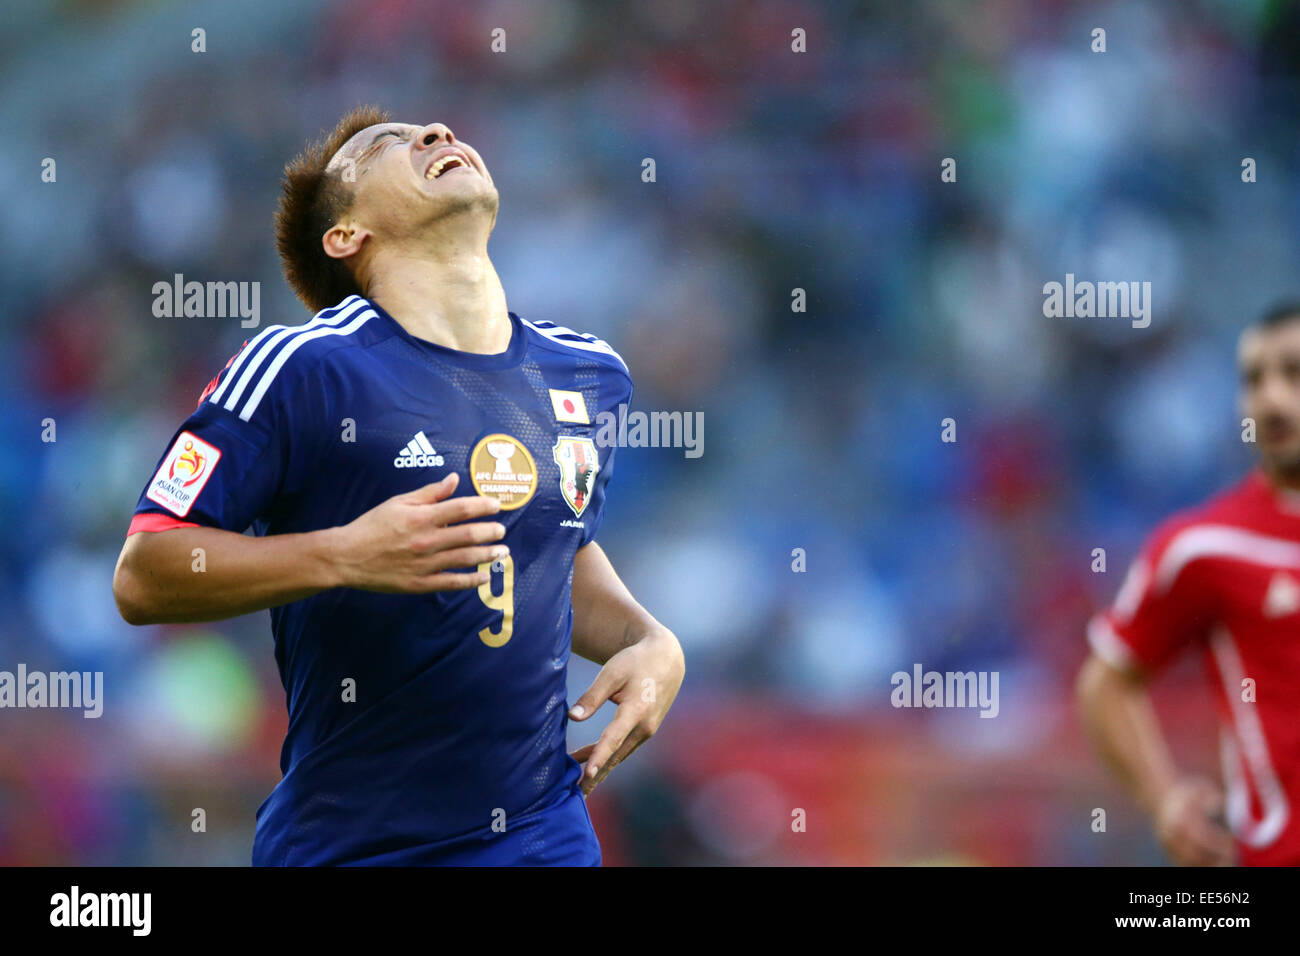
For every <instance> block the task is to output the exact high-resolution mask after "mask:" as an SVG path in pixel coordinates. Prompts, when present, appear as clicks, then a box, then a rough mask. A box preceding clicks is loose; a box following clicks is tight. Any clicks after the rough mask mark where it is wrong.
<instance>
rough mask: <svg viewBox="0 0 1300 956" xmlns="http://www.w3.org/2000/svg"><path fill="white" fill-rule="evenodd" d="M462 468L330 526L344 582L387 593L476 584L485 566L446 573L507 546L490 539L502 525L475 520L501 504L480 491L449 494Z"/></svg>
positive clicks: (502, 554) (475, 564)
mask: <svg viewBox="0 0 1300 956" xmlns="http://www.w3.org/2000/svg"><path fill="white" fill-rule="evenodd" d="M459 483H460V476H459V475H457V474H456V472H454V471H453V472H452V473H451V474H449V475H447V476H446V477H445V478H443V479H442V480H441V481H435V482H434V483H432V484H429V485H425V486H424V487H423V488H417V489H416V490H415V491H410V492H407V493H406V494H401V495H394V496H393V497H392V498H389V499H388V500H387V501H385V502H383V503H381V504H378V505H376V506H375V507H373V508H371V509H370V510H369V511H367V512H366V513H365V514H363V515H361V516H360V517H359V518H357V519H356V520H354V521H352V522H349V523H348V524H346V525H343V526H342V527H339V528H335V529H333V533H334V536H335V542H334V546H333V547H332V548H331V552H332V555H333V560H334V561H335V562H337V570H338V571H339V578H340V580H341V581H342V586H343V587H350V588H358V589H360V590H363V591H379V592H382V593H385V594H424V593H427V592H430V591H459V590H465V589H467V588H476V587H478V586H479V585H481V584H483V583H484V582H485V581H487V580H489V579H490V577H491V574H490V572H489V571H486V570H483V571H477V570H476V571H473V572H470V573H451V572H450V571H449V569H452V568H477V567H478V566H479V565H482V564H486V563H487V562H489V561H495V560H497V559H498V558H502V557H505V556H506V555H507V554H509V553H510V549H509V548H507V547H506V546H505V545H504V544H495V543H493V542H499V541H500V540H501V539H502V538H503V537H505V533H506V529H505V526H504V525H502V524H500V523H499V522H495V521H474V520H473V519H475V518H483V517H486V516H487V515H492V514H496V513H497V512H498V511H500V510H501V504H500V502H498V501H497V500H496V499H495V498H487V497H483V496H481V495H479V496H475V497H461V498H451V495H452V493H453V492H454V491H455V490H456V486H457V485H458V484H459Z"/></svg>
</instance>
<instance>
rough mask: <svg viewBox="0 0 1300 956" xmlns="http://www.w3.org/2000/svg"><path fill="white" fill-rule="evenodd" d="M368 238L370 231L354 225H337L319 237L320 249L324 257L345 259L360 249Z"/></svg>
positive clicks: (347, 223)
mask: <svg viewBox="0 0 1300 956" xmlns="http://www.w3.org/2000/svg"><path fill="white" fill-rule="evenodd" d="M369 236H370V230H369V229H366V228H364V227H362V226H358V225H357V224H356V223H351V222H345V223H339V224H337V225H334V226H330V228H329V229H328V230H327V231H326V232H325V235H323V236H321V247H322V248H323V249H324V250H325V255H327V256H329V257H330V258H332V259H346V258H348V256H352V255H355V254H356V253H357V252H358V251H360V249H361V245H362V243H364V242H365V241H366V239H367V238H368V237H369Z"/></svg>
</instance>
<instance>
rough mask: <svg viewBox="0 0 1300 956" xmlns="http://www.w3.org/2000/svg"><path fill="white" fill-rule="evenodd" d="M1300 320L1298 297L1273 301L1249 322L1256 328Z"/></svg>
mask: <svg viewBox="0 0 1300 956" xmlns="http://www.w3.org/2000/svg"><path fill="white" fill-rule="evenodd" d="M1295 321H1300V299H1286V300H1284V301H1281V302H1277V303H1275V304H1274V305H1273V306H1272V307H1271V308H1270V309H1269V310H1268V311H1267V312H1265V313H1264V314H1263V315H1261V316H1260V317H1259V318H1258V319H1256V320H1255V321H1254V322H1252V323H1251V327H1252V328H1256V329H1275V328H1277V327H1278V326H1279V325H1286V324H1287V323H1288V322H1295Z"/></svg>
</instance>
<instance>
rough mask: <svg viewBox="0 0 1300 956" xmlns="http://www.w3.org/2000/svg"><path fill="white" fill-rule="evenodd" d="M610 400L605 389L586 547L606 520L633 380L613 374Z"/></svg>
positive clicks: (609, 384) (584, 535)
mask: <svg viewBox="0 0 1300 956" xmlns="http://www.w3.org/2000/svg"><path fill="white" fill-rule="evenodd" d="M605 384H606V386H607V388H608V398H607V399H606V394H605V390H604V389H602V396H601V397H602V399H605V400H603V401H602V402H601V407H602V412H603V414H602V415H600V416H598V419H603V422H601V421H599V420H598V427H597V429H596V454H597V458H598V460H599V462H600V469H599V471H598V472H597V474H596V482H595V488H594V489H593V491H592V496H591V509H590V513H589V515H588V516H587V519H586V521H584V522H583V531H582V544H581V545H579V547H585V546H586V545H588V544H590V543H591V542H592V541H594V540H596V533H597V532H598V531H599V530H600V523H601V521H602V520H603V519H604V517H605V498H606V495H607V494H608V493H609V483H610V479H612V478H613V477H614V459H615V458H616V457H617V454H616V453H617V451H618V434H619V433H620V431H621V429H620V428H619V425H618V422H619V417H620V415H626V414H627V412H628V409H629V407H630V406H631V403H632V379H631V377H630V376H628V375H627V374H626V373H622V372H618V373H615V372H611V374H610V376H609V379H608V381H607V383H605Z"/></svg>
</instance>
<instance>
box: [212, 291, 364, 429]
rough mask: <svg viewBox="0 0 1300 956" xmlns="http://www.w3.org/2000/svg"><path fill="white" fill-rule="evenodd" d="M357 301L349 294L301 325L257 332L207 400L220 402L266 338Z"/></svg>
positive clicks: (314, 321) (329, 316)
mask: <svg viewBox="0 0 1300 956" xmlns="http://www.w3.org/2000/svg"><path fill="white" fill-rule="evenodd" d="M359 301H361V296H359V295H350V296H348V297H347V298H346V299H344V300H343V301H342V302H340V303H339V304H338V305H336V306H334V307H333V308H329V309H322V310H321V311H320V312H317V313H316V314H315V315H314V316H313V317H312V319H311V321H309V322H304V323H303V324H302V325H272V326H268V327H267V328H265V329H263V330H262V331H261V332H260V333H258V335H257V336H256V337H255V338H254V339H253V341H251V342H249V343H248V345H246V346H244V348H243V349H241V350H240V352H239V358H238V359H236V360H235V364H233V365H232V366H230V371H228V372H227V373H226V374H225V377H223V378H222V379H221V384H220V385H219V386H217V389H216V390H215V391H214V392H213V393H212V394H211V395H210V396H209V397H208V401H210V402H212V403H213V404H214V405H216V404H218V403H220V401H221V399H222V398H223V397H224V396H225V394H226V389H227V388H228V387H229V386H230V383H231V382H233V381H235V380H236V379H237V378H238V377H239V373H240V371H241V370H242V369H243V368H244V363H245V362H247V361H248V360H249V359H250V358H252V357H253V355H255V354H256V353H257V352H259V351H260V350H261V349H262V346H263V345H264V344H265V343H266V340H267V339H269V338H271V337H272V336H273V335H277V334H281V333H285V332H298V331H301V330H303V329H306V328H309V327H311V326H314V325H318V324H319V323H321V322H325V321H328V320H330V319H332V318H333V317H334V316H336V315H338V314H339V313H341V312H345V311H346V310H347V309H349V308H351V307H352V306H354V305H355V304H356V303H357V302H359ZM261 362H262V359H260V358H259V359H257V361H256V362H254V363H253V365H252V368H254V369H256V367H257V366H258V365H260V364H261ZM246 384H247V383H244V384H243V385H241V386H240V388H239V391H241V392H242V391H243V389H244V387H245V385H246ZM238 400H239V398H238V395H236V396H235V401H238ZM235 401H232V402H231V403H230V404H228V405H226V408H228V409H230V408H234V405H235Z"/></svg>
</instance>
